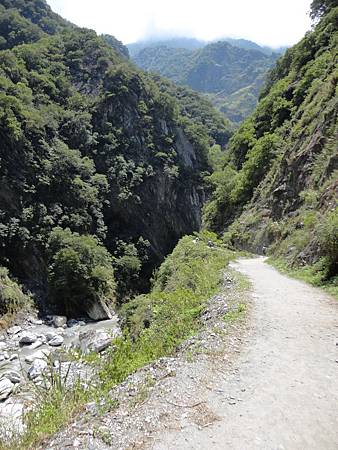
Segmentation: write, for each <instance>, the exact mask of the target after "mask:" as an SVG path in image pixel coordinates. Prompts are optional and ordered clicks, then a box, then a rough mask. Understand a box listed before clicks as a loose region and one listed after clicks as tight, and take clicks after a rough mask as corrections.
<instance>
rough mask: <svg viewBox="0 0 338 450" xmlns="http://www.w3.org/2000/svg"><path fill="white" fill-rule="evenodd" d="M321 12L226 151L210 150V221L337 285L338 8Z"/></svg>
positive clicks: (230, 239) (239, 242) (231, 241)
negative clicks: (213, 153)
mask: <svg viewBox="0 0 338 450" xmlns="http://www.w3.org/2000/svg"><path fill="white" fill-rule="evenodd" d="M314 3H315V2H314ZM324 3H325V2H324ZM316 4H317V3H316ZM325 4H326V3H325ZM327 5H328V3H327ZM320 14H323V17H322V19H321V20H320V22H319V23H318V24H317V26H316V27H315V29H314V30H313V31H312V32H311V33H308V34H307V35H306V36H305V37H304V39H303V40H302V41H300V42H299V44H297V45H295V46H294V47H292V48H290V49H288V50H287V51H286V53H285V55H284V56H283V57H282V58H281V59H280V60H279V61H278V62H277V65H276V68H275V69H273V70H272V71H271V72H270V75H269V79H268V83H267V85H266V87H265V89H264V90H263V92H262V94H261V99H260V102H259V104H258V106H257V108H256V110H255V112H254V113H253V115H252V116H251V117H250V118H249V119H247V120H246V121H245V122H244V123H243V124H242V125H241V127H240V128H239V129H238V131H237V132H236V133H235V134H234V135H233V137H232V138H231V140H230V142H229V146H228V152H227V153H226V154H223V155H221V154H219V155H218V157H217V158H216V160H215V157H214V162H212V166H213V168H214V170H215V171H214V173H213V174H212V175H211V176H210V177H209V182H210V184H211V186H212V187H213V189H214V193H213V196H212V198H211V200H210V202H209V203H208V204H207V205H206V207H205V210H204V220H205V224H206V226H207V227H209V228H210V229H212V230H214V231H217V232H218V233H220V234H221V233H222V234H223V239H224V242H225V243H227V245H229V246H230V247H235V248H242V249H247V250H250V251H254V252H260V253H267V254H269V255H272V257H273V258H277V259H278V260H282V261H284V262H285V264H286V265H287V266H288V267H289V268H291V269H292V270H293V271H296V272H297V273H300V272H302V273H303V274H307V275H309V274H310V278H312V279H313V281H314V282H315V283H316V284H324V285H326V284H331V285H336V283H337V278H336V276H337V273H338V264H337V261H338V247H337V242H338V235H337V232H338V222H337V217H338V216H337V203H336V201H337V170H336V167H337V139H336V136H337V133H338V128H337V127H338V124H337V110H338V103H337V89H336V81H337V76H338V72H337V64H336V51H337V38H338V33H337V23H338V20H337V19H338V8H331V9H330V8H329V6H327V9H325V11H324V10H322V13H320Z"/></svg>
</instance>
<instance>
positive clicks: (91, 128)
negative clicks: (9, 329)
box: [0, 0, 213, 299]
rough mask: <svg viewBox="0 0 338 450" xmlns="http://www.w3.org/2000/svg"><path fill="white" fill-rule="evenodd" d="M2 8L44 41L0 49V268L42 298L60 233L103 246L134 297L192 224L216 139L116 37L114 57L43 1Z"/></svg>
mask: <svg viewBox="0 0 338 450" xmlns="http://www.w3.org/2000/svg"><path fill="white" fill-rule="evenodd" d="M1 5H2V7H3V8H4V9H5V11H6V13H8V14H7V18H6V20H9V21H11V20H12V21H14V22H15V23H17V21H18V20H19V19H18V17H19V18H21V19H22V20H25V21H26V22H25V23H26V25H27V24H28V25H29V24H30V25H34V27H35V26H36V27H38V29H39V30H40V31H41V35H39V36H35V37H34V39H33V40H32V39H29V38H27V42H28V43H26V44H25V43H24V44H23V45H18V46H17V45H15V43H12V44H13V45H10V46H9V45H8V44H6V45H5V48H7V49H6V50H3V51H0V80H1V84H0V137H1V143H0V158H1V166H0V180H1V190H0V265H4V266H6V267H8V268H9V269H10V271H11V274H12V275H14V276H16V277H18V278H19V279H20V280H21V281H23V282H24V283H25V285H26V286H27V287H29V288H31V289H33V290H34V292H36V293H38V294H39V296H40V298H42V299H46V295H47V293H48V279H47V272H48V265H49V236H50V233H51V231H52V230H53V229H54V228H55V227H57V226H59V227H62V228H70V229H71V230H72V231H74V232H78V233H80V234H93V235H96V236H97V237H98V238H99V239H100V242H101V243H102V244H104V245H105V246H106V247H107V249H108V250H109V252H110V253H111V254H112V255H113V257H114V264H115V269H116V273H115V277H116V279H117V282H118V284H119V283H120V285H121V289H120V291H121V296H122V297H123V295H127V294H128V292H130V291H132V290H133V289H143V288H144V287H145V285H146V283H147V280H148V278H149V275H150V274H151V271H152V270H153V269H154V267H155V266H156V265H157V264H158V263H159V262H160V261H161V260H162V259H163V257H164V256H165V255H166V254H167V253H168V252H169V251H170V250H171V249H172V248H173V246H174V245H175V243H176V242H177V240H178V239H179V238H180V237H181V236H182V235H183V234H185V233H190V232H192V231H193V230H197V229H198V228H199V226H200V222H201V218H200V210H201V206H202V202H203V200H204V184H203V181H202V173H203V171H205V170H207V169H208V164H207V152H208V146H209V145H210V144H211V143H212V142H213V139H212V138H211V137H210V136H208V134H207V132H206V128H205V127H204V126H203V125H202V124H195V123H193V122H192V121H191V120H190V119H189V118H188V117H187V116H185V117H183V115H184V112H182V110H181V109H180V107H179V105H178V104H177V102H176V100H175V98H174V97H173V96H171V95H170V94H168V93H167V92H165V90H163V86H158V83H156V82H155V81H154V80H151V79H148V78H147V77H146V76H145V75H144V74H142V73H141V72H139V71H138V70H137V69H136V68H135V67H134V66H132V65H131V64H130V63H129V62H128V61H126V58H125V56H126V54H125V55H124V57H122V56H121V52H122V53H123V51H122V50H123V49H122V50H121V47H120V44H119V43H118V42H117V41H116V42H117V44H118V45H117V44H116V42H115V41H114V43H115V44H116V45H117V46H118V48H116V49H115V50H116V51H115V50H114V49H113V48H112V43H111V39H108V41H109V42H108V43H107V42H106V41H107V37H105V39H102V38H100V37H98V36H97V35H96V34H95V33H94V32H93V31H90V30H85V29H78V28H76V27H75V26H73V25H69V24H68V23H67V22H65V21H63V20H62V19H61V18H59V17H58V16H56V15H54V14H53V13H51V11H50V9H49V8H48V7H47V5H46V4H45V2H41V1H40V0H39V1H38V2H33V1H32V2H29V5H28V4H26V3H25V4H23V3H22V2H20V1H18V2H15V1H12V0H11V1H10V2H9V1H7V0H6V1H5V0H4V1H2V2H1ZM28 6H29V7H30V8H28ZM38 6H39V7H40V9H39V11H40V10H41V11H40V12H41V14H40V16H39V14H34V11H35V12H36V11H37V10H35V9H34V8H35V7H36V8H37V7H38ZM42 6H44V8H42ZM23 14H24V15H23ZM33 19H34V20H33ZM47 19H48V20H49V21H51V22H49V23H50V24H51V23H53V24H54V25H55V26H54V28H53V30H52V31H50V30H49V31H50V33H49V34H48V33H47V32H46V30H45V29H44V28H45V27H46V25H45V24H46V21H48V20H47ZM33 22H34V23H33ZM6 23H7V22H6ZM60 27H61V31H62V33H59V28H60ZM47 31H48V30H47ZM7 38H8V36H6V37H5V38H4V39H6V42H7V43H8V40H7ZM3 42H4V41H3ZM20 44H22V42H21V41H20ZM115 44H114V45H115ZM9 47H11V48H9ZM182 114H183V115H182ZM127 291H128V292H127Z"/></svg>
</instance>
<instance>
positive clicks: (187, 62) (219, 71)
mask: <svg viewBox="0 0 338 450" xmlns="http://www.w3.org/2000/svg"><path fill="white" fill-rule="evenodd" d="M230 41H231V40H230ZM174 44H175V43H172V44H171V45H174ZM201 47H202V48H197V49H187V48H179V47H170V41H169V42H168V43H167V44H163V43H159V44H158V45H155V44H152V43H149V46H147V47H144V48H142V49H141V50H140V51H139V52H138V53H136V54H133V60H134V61H135V62H136V64H137V65H138V66H139V67H141V68H142V69H144V70H147V71H149V72H155V73H158V74H160V75H163V76H165V77H167V78H169V79H170V80H172V81H174V82H175V83H178V84H179V85H182V86H187V87H190V88H191V89H194V90H195V91H198V92H201V93H203V94H207V97H208V99H209V100H210V101H211V103H212V104H213V105H214V106H216V107H217V108H218V109H219V110H220V111H221V112H222V113H223V114H224V115H225V117H226V118H227V119H230V121H232V122H234V123H239V122H241V121H242V120H243V119H244V118H245V117H247V116H248V115H249V114H250V113H251V112H252V111H253V109H254V107H255V106H256V104H257V99H258V95H259V91H260V89H261V88H262V86H263V84H264V81H265V76H266V73H267V71H268V70H269V69H270V68H271V67H272V66H273V65H274V63H275V61H276V59H277V56H278V55H277V54H275V53H272V52H271V50H270V51H269V52H266V51H265V49H263V48H261V47H259V46H258V45H255V44H254V43H251V45H250V42H249V43H248V41H244V40H243V42H240V40H238V42H237V41H236V40H233V41H231V43H228V42H226V41H221V42H214V43H210V44H208V45H203V46H202V45H201Z"/></svg>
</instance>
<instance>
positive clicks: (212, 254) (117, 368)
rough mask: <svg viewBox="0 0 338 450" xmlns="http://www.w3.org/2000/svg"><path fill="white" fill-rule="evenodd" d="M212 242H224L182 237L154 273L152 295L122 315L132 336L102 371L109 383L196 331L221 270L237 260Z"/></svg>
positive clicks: (130, 305)
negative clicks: (210, 243)
mask: <svg viewBox="0 0 338 450" xmlns="http://www.w3.org/2000/svg"><path fill="white" fill-rule="evenodd" d="M210 238H212V239H213V241H214V242H216V243H218V244H220V242H219V241H217V239H216V237H215V236H214V235H213V234H211V233H206V234H205V235H198V236H196V237H195V238H194V237H193V236H185V237H184V238H182V239H181V240H180V241H179V243H178V245H177V246H176V247H175V249H174V251H173V253H172V254H171V255H169V256H168V257H167V258H166V260H165V261H164V262H163V263H162V265H161V267H160V269H159V270H158V271H157V272H156V274H155V277H154V281H153V288H152V290H151V292H150V293H149V294H146V295H142V296H139V297H136V298H135V299H133V300H132V301H130V302H128V303H127V304H126V305H124V307H123V308H122V311H121V313H122V314H123V316H124V317H125V323H126V327H127V329H128V333H127V335H126V336H125V337H124V338H122V339H120V340H119V341H118V342H117V343H116V345H117V348H116V349H115V350H114V352H113V353H112V355H111V357H110V358H109V360H108V363H107V365H106V366H105V367H104V369H103V370H102V373H101V375H102V377H103V379H104V380H105V383H108V385H114V384H116V383H119V382H121V381H122V380H123V379H124V378H125V377H126V376H127V375H129V374H130V373H132V372H133V371H135V370H136V369H138V368H139V367H142V366H144V365H145V364H147V363H149V362H151V361H153V360H155V359H158V358H160V357H161V356H164V355H167V354H170V353H172V352H173V351H174V350H175V349H176V347H177V346H178V345H179V344H180V343H181V342H182V341H184V340H185V339H187V338H188V337H190V336H192V335H193V334H195V333H196V332H197V330H198V328H199V326H200V323H199V317H200V313H201V311H202V310H203V309H204V308H205V306H206V302H207V301H208V299H209V298H210V297H211V296H212V295H213V294H215V293H216V292H217V290H218V289H219V288H220V284H221V282H222V271H223V270H224V268H225V267H226V266H227V264H228V262H229V261H230V259H232V258H233V257H234V254H233V253H232V252H229V251H228V250H225V249H224V248H222V247H219V246H217V247H209V246H208V245H207V242H208V240H209V239H210Z"/></svg>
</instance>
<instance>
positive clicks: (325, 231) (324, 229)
mask: <svg viewBox="0 0 338 450" xmlns="http://www.w3.org/2000/svg"><path fill="white" fill-rule="evenodd" d="M316 232H317V238H318V241H319V244H320V248H321V251H322V254H323V255H324V256H325V257H326V259H327V264H328V274H327V276H328V277H330V276H334V275H337V271H338V270H337V269H338V208H336V209H335V210H333V211H330V212H329V213H327V214H326V215H325V217H324V218H323V220H322V221H321V222H320V223H319V224H318V226H317V229H316Z"/></svg>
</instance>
